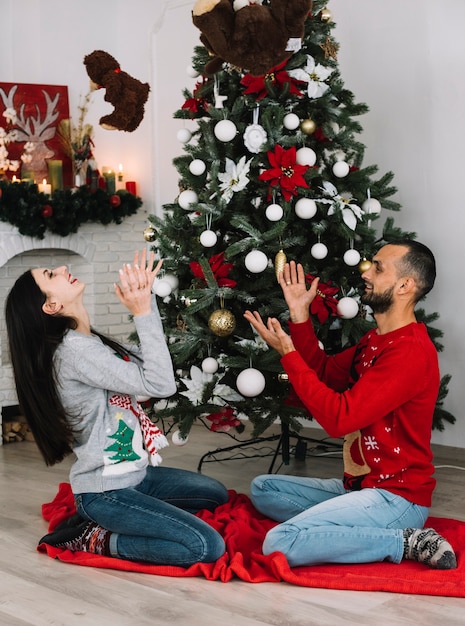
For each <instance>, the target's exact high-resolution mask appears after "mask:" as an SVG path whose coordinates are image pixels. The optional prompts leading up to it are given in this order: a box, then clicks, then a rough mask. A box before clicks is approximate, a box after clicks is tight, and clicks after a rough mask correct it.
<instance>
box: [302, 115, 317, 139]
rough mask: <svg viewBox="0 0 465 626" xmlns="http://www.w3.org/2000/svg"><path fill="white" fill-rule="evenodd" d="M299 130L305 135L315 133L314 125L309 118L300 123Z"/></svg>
mask: <svg viewBox="0 0 465 626" xmlns="http://www.w3.org/2000/svg"><path fill="white" fill-rule="evenodd" d="M300 130H301V131H302V132H303V133H304V134H305V135H313V133H314V132H315V131H316V124H315V122H314V121H313V120H312V119H310V118H308V119H306V120H302V121H301V123H300Z"/></svg>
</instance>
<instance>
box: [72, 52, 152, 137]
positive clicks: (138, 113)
mask: <svg viewBox="0 0 465 626" xmlns="http://www.w3.org/2000/svg"><path fill="white" fill-rule="evenodd" d="M84 65H85V66H86V70H87V74H88V76H89V78H90V80H91V86H92V88H93V89H105V98H104V99H105V100H106V102H109V103H110V104H112V105H113V106H114V107H115V108H114V111H113V113H110V114H109V115H104V116H103V117H101V118H100V120H99V124H100V126H102V128H105V129H107V130H125V131H127V132H132V131H133V130H136V128H137V127H138V126H139V124H140V123H141V121H142V118H143V117H144V105H145V103H146V102H147V98H148V97H149V91H150V87H149V85H148V83H141V82H140V80H137V79H136V78H133V77H132V76H130V75H129V74H127V73H126V72H123V71H122V70H121V69H120V66H119V63H118V61H117V60H116V59H114V58H113V57H112V56H111V54H108V52H104V51H103V50H94V52H91V53H90V54H88V55H87V56H85V57H84Z"/></svg>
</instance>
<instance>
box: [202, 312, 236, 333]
mask: <svg viewBox="0 0 465 626" xmlns="http://www.w3.org/2000/svg"><path fill="white" fill-rule="evenodd" d="M208 328H209V329H210V330H211V331H212V333H214V334H215V335H217V336H218V337H227V336H228V335H230V334H231V333H232V332H233V331H234V329H235V328H236V318H235V317H234V314H233V313H231V311H228V309H217V310H216V311H213V313H212V314H211V315H210V317H209V318H208Z"/></svg>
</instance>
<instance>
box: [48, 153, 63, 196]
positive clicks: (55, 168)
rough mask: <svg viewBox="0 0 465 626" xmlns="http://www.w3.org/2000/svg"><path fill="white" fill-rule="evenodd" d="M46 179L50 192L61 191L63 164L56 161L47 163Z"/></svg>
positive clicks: (51, 160)
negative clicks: (50, 188)
mask: <svg viewBox="0 0 465 626" xmlns="http://www.w3.org/2000/svg"><path fill="white" fill-rule="evenodd" d="M47 167H48V179H49V181H50V184H51V185H52V191H56V190H57V189H63V162H62V161H58V160H56V159H49V160H48V161H47Z"/></svg>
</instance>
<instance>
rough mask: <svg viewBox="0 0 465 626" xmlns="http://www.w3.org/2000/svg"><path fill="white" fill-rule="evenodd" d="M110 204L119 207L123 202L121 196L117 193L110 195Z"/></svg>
mask: <svg viewBox="0 0 465 626" xmlns="http://www.w3.org/2000/svg"><path fill="white" fill-rule="evenodd" d="M110 204H111V206H112V207H115V208H116V207H117V206H119V205H120V204H121V198H120V197H119V196H118V195H117V194H116V193H115V194H114V195H112V196H110Z"/></svg>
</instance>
